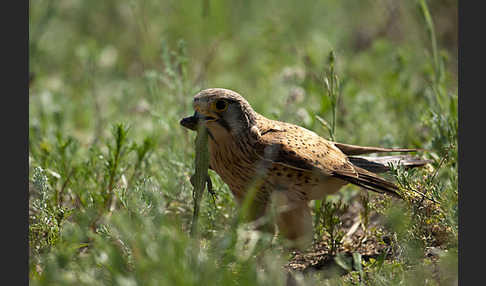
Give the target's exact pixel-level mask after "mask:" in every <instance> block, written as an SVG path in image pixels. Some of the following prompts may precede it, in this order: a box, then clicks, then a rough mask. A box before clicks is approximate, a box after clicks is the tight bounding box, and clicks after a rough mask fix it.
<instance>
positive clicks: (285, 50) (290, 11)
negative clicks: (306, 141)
mask: <svg viewBox="0 0 486 286" xmlns="http://www.w3.org/2000/svg"><path fill="white" fill-rule="evenodd" d="M428 2H429V9H430V13H431V16H432V20H433V22H434V24H435V36H436V38H437V44H438V47H439V53H440V56H441V57H444V58H445V59H446V61H445V65H446V69H447V71H448V74H447V76H448V77H449V78H448V80H449V81H448V82H449V83H450V84H449V85H448V86H449V87H450V89H451V90H452V91H454V90H455V89H456V85H457V1H453V0H447V1H428ZM29 48H30V49H29V54H30V57H29V60H30V62H29V65H30V73H31V85H30V87H31V89H30V95H31V111H32V112H34V111H35V110H37V108H38V105H40V104H44V105H46V106H44V107H45V108H51V109H53V110H54V109H55V110H57V111H59V113H60V114H62V117H63V122H64V123H65V124H66V126H65V128H68V129H69V130H70V132H72V133H73V134H75V135H76V137H77V138H79V139H80V140H82V141H86V142H89V141H90V140H93V139H92V137H93V136H99V135H100V134H98V133H96V132H99V133H102V132H103V130H106V125H107V124H109V123H110V122H111V121H112V120H119V119H123V120H127V121H131V120H136V117H143V116H150V115H149V114H150V112H153V113H157V114H159V115H161V116H162V114H163V117H164V118H168V116H169V115H170V114H174V113H177V114H178V115H179V116H183V115H187V114H188V113H190V110H188V108H189V106H190V101H191V97H192V96H193V95H194V93H195V92H197V91H198V90H200V89H202V88H207V87H225V88H230V89H233V90H235V91H238V92H239V93H241V94H242V95H243V96H245V97H247V99H248V100H249V101H250V102H251V103H252V104H253V105H254V106H255V108H256V109H257V111H260V112H263V111H266V115H269V116H270V115H272V114H273V117H275V118H280V119H286V120H290V121H294V122H297V123H299V124H303V125H306V126H307V127H316V126H314V125H313V122H314V121H315V120H314V119H313V116H312V115H313V114H314V113H325V112H326V111H327V107H326V106H321V105H322V104H321V101H322V100H321V99H320V98H321V96H322V95H323V90H322V78H323V73H324V71H325V68H326V67H327V66H326V60H327V57H328V54H329V52H330V51H331V50H333V51H334V52H335V54H336V57H337V60H336V61H337V63H336V65H337V73H338V76H339V77H340V79H341V81H342V94H343V96H342V98H341V100H342V102H341V104H340V106H341V107H340V108H341V109H342V110H341V113H342V115H341V119H342V121H341V122H340V123H341V125H342V129H341V130H339V131H338V138H339V139H341V140H347V141H352V142H355V143H356V142H358V141H359V142H360V143H362V144H371V143H374V144H382V143H385V144H386V143H388V144H399V143H400V144H403V143H405V142H406V141H410V139H411V138H410V136H412V137H417V130H416V129H414V127H413V126H411V125H410V122H413V120H416V119H417V118H416V117H417V116H419V115H420V114H423V111H424V109H426V108H428V104H430V102H428V101H427V91H425V90H423V87H422V86H423V85H424V83H426V82H427V80H428V76H427V73H430V69H433V67H432V66H431V61H430V59H431V57H432V45H431V41H430V40H429V34H428V30H427V28H426V24H425V20H424V19H423V16H422V14H421V11H420V7H419V5H418V4H417V2H416V1H393V0H379V1H347V0H345V1H332V0H330V1H302V2H299V3H298V4H297V2H295V1H285V0H284V1H264V2H263V3H261V2H260V1H236V0H234V1H215V0H201V1H151V0H144V1H91V0H87V1H75V0H73V1H53V0H50V1H49V0H36V1H30V41H29ZM288 100H291V101H293V104H292V106H289V105H288V104H287V101H288ZM383 101H385V102H383ZM47 102H48V104H46V103H47ZM324 104H325V103H324ZM301 107H304V109H301ZM371 107H373V108H372V109H371ZM287 109H289V111H290V112H287V113H286V111H287ZM362 111H366V112H362ZM31 115H32V116H31V119H32V121H35V119H36V117H35V116H33V114H32V113H31ZM321 115H323V114H321ZM403 116H405V117H409V119H410V120H403V122H404V124H403V125H401V126H400V130H396V129H395V127H394V126H393V124H391V123H390V122H393V121H394V120H395V119H397V117H403ZM344 118H345V119H344ZM384 118H387V119H386V120H383V119H384ZM358 122H359V125H360V126H361V128H359V130H361V131H359V130H356V128H350V127H351V126H356V124H357V123H358ZM348 125H349V128H348ZM141 127H143V126H139V127H138V128H141ZM138 128H137V129H138ZM151 128H154V129H158V128H160V126H152V127H151ZM348 129H349V131H348ZM409 129H411V130H410V131H408V130H409ZM150 130H152V129H150ZM378 130H379V131H378ZM384 131H386V132H384ZM348 133H349V134H348ZM351 133H352V134H351ZM410 133H413V134H410ZM387 134H389V136H391V137H396V138H394V139H387V138H385V136H386V135H387ZM364 135H366V136H364ZM419 135H420V134H419ZM403 137H407V138H403ZM386 140H392V142H379V141H386Z"/></svg>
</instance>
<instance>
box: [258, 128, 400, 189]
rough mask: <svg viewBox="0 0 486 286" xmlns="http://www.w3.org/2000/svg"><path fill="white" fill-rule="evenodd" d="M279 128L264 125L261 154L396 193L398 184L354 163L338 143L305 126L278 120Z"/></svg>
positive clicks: (267, 157)
mask: <svg viewBox="0 0 486 286" xmlns="http://www.w3.org/2000/svg"><path fill="white" fill-rule="evenodd" d="M276 124H278V125H277V128H273V127H272V128H268V129H263V128H261V129H260V133H261V136H260V138H259V140H257V142H256V145H255V147H256V150H257V153H258V154H259V156H261V157H262V158H264V159H266V160H270V161H272V162H274V163H278V164H282V165H284V166H286V167H289V168H294V169H298V170H303V171H311V172H318V173H319V174H321V175H324V176H332V177H337V178H340V179H342V180H345V181H347V182H350V183H352V184H355V185H358V186H361V187H364V188H366V189H369V190H372V191H376V192H380V193H383V192H386V193H390V194H392V195H394V196H398V195H397V193H396V190H397V187H396V186H395V185H394V184H393V183H390V182H387V181H386V180H384V179H382V178H380V177H378V176H377V175H375V174H373V173H371V172H368V171H367V170H365V169H362V168H359V167H357V166H354V165H353V164H352V163H351V162H349V160H348V158H347V156H346V155H345V154H344V153H343V152H342V151H341V150H339V149H338V148H337V147H336V146H334V144H332V143H331V142H329V141H327V140H326V139H324V138H322V137H320V136H319V135H317V134H315V133H314V132H312V131H310V130H307V129H305V128H302V127H299V126H296V125H292V124H288V123H284V122H276Z"/></svg>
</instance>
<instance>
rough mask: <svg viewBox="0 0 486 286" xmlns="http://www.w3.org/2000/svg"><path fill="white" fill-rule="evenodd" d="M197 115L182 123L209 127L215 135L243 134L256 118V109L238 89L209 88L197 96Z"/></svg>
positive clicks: (194, 104) (195, 99)
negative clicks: (235, 90)
mask: <svg viewBox="0 0 486 286" xmlns="http://www.w3.org/2000/svg"><path fill="white" fill-rule="evenodd" d="M193 108H194V111H195V112H194V115H193V116H190V117H186V118H184V119H182V120H181V122H180V123H181V125H182V126H184V127H186V128H189V129H191V130H196V129H197V125H198V124H202V125H203V126H205V127H206V128H207V129H208V130H209V132H210V133H211V135H212V136H213V137H219V136H225V135H230V134H232V135H239V134H242V133H243V132H245V131H247V130H249V129H250V128H251V127H252V126H253V125H254V124H255V121H256V116H257V114H256V112H255V111H254V110H253V109H252V108H251V106H250V104H249V103H248V101H246V99H244V98H243V97H242V96H241V95H239V94H238V93H237V92H234V91H232V90H229V89H224V88H209V89H205V90H202V91H200V92H199V93H198V94H196V95H195V96H194V101H193Z"/></svg>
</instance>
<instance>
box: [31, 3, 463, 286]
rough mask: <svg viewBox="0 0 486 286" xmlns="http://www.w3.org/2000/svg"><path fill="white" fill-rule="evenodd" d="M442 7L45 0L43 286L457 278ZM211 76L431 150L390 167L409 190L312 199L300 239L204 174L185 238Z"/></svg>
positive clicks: (41, 49) (38, 152) (313, 119)
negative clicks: (305, 244) (415, 163)
mask: <svg viewBox="0 0 486 286" xmlns="http://www.w3.org/2000/svg"><path fill="white" fill-rule="evenodd" d="M439 2H440V1H422V0H417V1H407V2H400V3H399V4H397V2H395V1H381V2H379V3H378V2H376V1H359V3H357V2H356V1H338V2H337V1H319V2H311V1H304V2H302V3H301V4H300V5H298V6H295V5H294V2H293V1H287V0H284V1H276V0H272V1H266V2H265V3H261V2H256V1H246V2H245V3H243V2H241V3H240V2H238V1H236V2H235V1H199V2H197V3H196V2H186V1H176V2H173V1H151V0H149V1H137V2H136V1H129V2H124V3H121V2H118V1H101V2H100V1H92V0H86V1H71V2H69V3H68V2H66V3H64V2H56V1H52V0H41V1H32V2H31V3H30V21H29V25H30V33H29V36H30V41H29V46H30V50H29V53H30V57H29V59H30V61H29V64H30V71H31V75H32V82H31V84H30V94H29V102H30V104H29V246H30V248H29V254H30V255H29V278H30V283H31V284H32V285H71V284H81V285H107V284H109V285H113V284H115V285H205V284H211V285H285V284H286V283H287V281H288V279H290V278H289V276H288V274H287V272H288V271H290V272H291V273H293V274H292V275H293V277H294V278H293V279H294V280H295V281H296V283H298V284H299V285H315V284H319V285H455V284H457V277H458V276H457V275H458V270H457V268H458V258H457V249H458V243H457V239H458V187H457V184H458V181H457V170H458V169H457V168H458V163H457V75H456V73H455V65H456V64H455V59H454V57H455V55H456V50H455V48H454V47H455V46H454V45H453V44H452V45H451V44H450V43H449V42H447V41H446V40H445V39H446V35H448V33H452V34H453V31H452V32H451V31H449V30H447V29H446V28H444V27H443V26H442V25H437V23H444V22H443V19H449V18H450V15H451V14H454V13H456V11H457V1H456V2H454V1H442V2H440V3H439ZM439 8H440V9H439ZM435 11H438V12H439V11H440V13H438V12H437V14H434V13H435ZM343 19H345V20H343ZM331 54H332V57H331V58H330V57H329V55H331ZM325 79H327V80H325ZM326 82H327V84H326ZM206 87H225V88H230V89H233V90H236V91H238V92H240V93H241V94H242V95H244V96H245V97H246V98H247V99H248V101H249V102H250V103H251V104H252V106H253V107H254V108H255V110H257V111H258V112H259V113H261V114H264V115H265V116H267V117H269V118H272V119H279V120H283V121H287V122H292V123H295V124H298V125H301V126H304V127H306V128H308V129H311V130H313V131H315V132H317V133H318V134H320V135H321V136H323V137H325V138H335V139H336V140H337V141H339V142H344V143H350V144H359V145H371V146H384V147H396V146H400V147H410V148H423V149H426V150H428V151H427V152H423V153H420V154H419V155H420V156H422V157H423V158H427V159H430V160H432V163H431V164H430V166H428V167H425V168H421V169H417V170H405V169H402V168H394V169H393V171H392V172H391V174H390V175H388V177H389V178H390V179H392V180H395V181H396V182H397V184H398V185H399V186H400V189H401V191H402V193H403V194H404V195H405V197H406V199H405V200H404V201H403V202H398V201H396V200H392V199H390V198H388V197H384V196H381V195H377V194H371V193H370V194H369V195H363V194H361V193H362V191H360V190H359V189H358V188H357V187H353V186H347V187H345V188H344V189H343V190H342V191H341V192H340V193H339V194H338V195H335V196H329V197H327V198H325V199H324V200H322V201H321V202H316V203H315V207H314V212H315V218H316V219H315V221H314V224H315V225H314V228H315V244H314V246H313V247H312V248H310V249H308V250H307V251H305V252H289V251H288V250H287V249H285V247H284V245H285V243H284V241H282V239H281V238H280V237H276V238H273V237H271V236H269V235H266V234H260V233H255V232H252V231H249V230H248V225H246V224H244V223H242V221H241V220H240V217H241V214H240V212H239V209H238V208H237V206H236V204H235V202H234V200H233V197H232V194H231V193H230V191H229V189H228V187H227V186H226V185H225V184H224V183H223V182H222V181H221V180H220V179H219V177H218V175H217V174H215V173H214V172H212V171H210V172H209V176H210V178H211V181H212V188H213V190H214V192H215V195H214V196H212V195H210V194H209V193H208V192H204V193H203V194H202V195H201V196H202V197H201V199H200V209H199V215H198V220H197V235H196V236H194V237H191V236H190V232H191V225H193V212H194V205H193V186H192V184H191V182H190V177H191V176H192V175H193V174H194V172H195V168H194V161H195V157H196V155H201V154H200V153H198V154H196V152H195V133H193V132H189V131H187V130H185V129H184V128H182V127H181V126H180V125H179V121H180V119H182V118H183V117H186V116H189V115H191V114H192V113H193V111H192V108H191V99H192V96H193V95H194V94H195V93H196V92H198V91H199V90H201V89H202V88H206ZM200 179H201V180H199V183H198V185H199V187H201V185H204V183H205V181H203V179H204V178H203V177H202V176H200ZM245 206H246V207H248V206H247V204H245ZM243 215H244V214H243ZM353 227H354V228H353ZM351 230H352V231H351Z"/></svg>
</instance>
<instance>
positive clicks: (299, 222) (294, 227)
mask: <svg viewBox="0 0 486 286" xmlns="http://www.w3.org/2000/svg"><path fill="white" fill-rule="evenodd" d="M276 201H277V203H276V207H277V219H276V221H277V225H278V228H279V231H280V232H281V233H282V235H283V236H284V237H285V238H287V239H289V240H290V241H291V243H292V245H291V246H292V247H297V248H299V249H301V250H303V249H305V248H307V247H308V246H310V245H311V244H312V237H313V228H312V215H311V211H310V209H309V206H308V205H307V203H308V202H307V201H295V200H293V201H290V200H288V199H287V200H281V199H280V200H279V199H278V198H277V200H276ZM283 201H284V202H283ZM285 201H286V202H285Z"/></svg>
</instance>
